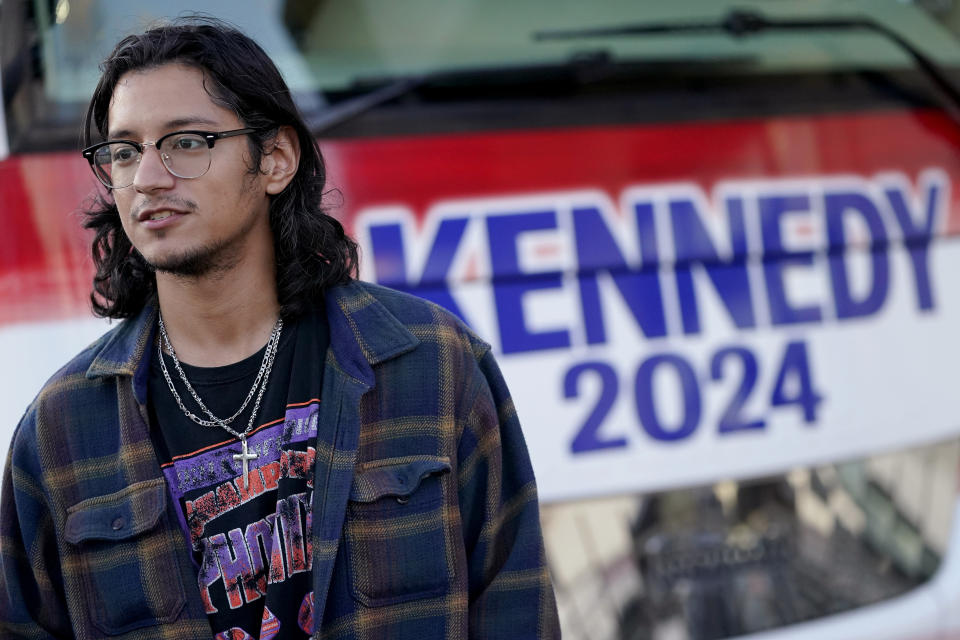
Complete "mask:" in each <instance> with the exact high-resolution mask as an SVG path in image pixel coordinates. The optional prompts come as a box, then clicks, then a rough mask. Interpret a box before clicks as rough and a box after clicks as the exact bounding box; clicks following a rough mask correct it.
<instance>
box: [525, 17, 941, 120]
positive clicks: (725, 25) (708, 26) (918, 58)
mask: <svg viewBox="0 0 960 640" xmlns="http://www.w3.org/2000/svg"><path fill="white" fill-rule="evenodd" d="M819 30H851V31H853V30H865V31H872V32H874V33H878V34H880V35H883V36H884V37H886V38H887V39H889V40H891V41H892V42H894V43H896V44H897V45H898V46H899V47H900V48H901V49H903V50H904V51H906V52H907V54H909V55H910V57H911V58H912V59H913V61H914V63H915V64H916V65H917V66H918V67H919V68H920V69H921V70H922V71H923V72H924V73H925V74H926V75H927V77H929V78H930V80H931V81H932V82H933V84H934V86H935V87H936V89H937V90H938V91H939V93H940V94H941V96H942V97H943V98H945V100H944V108H945V109H946V111H947V112H948V114H949V115H950V116H951V117H952V118H953V119H954V120H955V121H956V122H957V123H958V124H960V90H958V89H957V87H956V86H954V84H953V82H951V81H950V79H949V78H947V75H946V74H945V73H944V72H943V70H942V69H940V67H939V66H938V65H937V63H935V62H934V61H933V60H932V59H930V58H929V57H928V56H927V55H926V54H924V53H923V52H922V51H920V50H919V49H917V48H916V47H915V46H913V44H911V43H910V41H908V40H907V39H905V38H904V37H902V36H901V35H899V34H898V33H896V32H895V31H893V30H891V29H889V28H887V27H886V26H884V25H883V24H881V23H879V22H877V21H875V20H873V19H871V18H868V17H860V16H858V17H850V18H767V17H766V16H764V15H763V14H761V13H759V12H756V11H747V10H734V11H731V12H730V13H728V14H727V15H726V16H725V17H723V18H721V19H719V20H705V21H699V22H644V23H638V24H627V25H616V26H609V27H593V28H585V29H561V30H554V31H539V32H537V33H534V34H533V38H534V40H572V39H582V38H608V37H617V36H648V35H658V34H670V33H710V32H718V31H720V32H725V33H727V34H729V35H731V36H733V37H735V38H742V37H746V36H751V35H755V34H758V33H762V32H764V31H819Z"/></svg>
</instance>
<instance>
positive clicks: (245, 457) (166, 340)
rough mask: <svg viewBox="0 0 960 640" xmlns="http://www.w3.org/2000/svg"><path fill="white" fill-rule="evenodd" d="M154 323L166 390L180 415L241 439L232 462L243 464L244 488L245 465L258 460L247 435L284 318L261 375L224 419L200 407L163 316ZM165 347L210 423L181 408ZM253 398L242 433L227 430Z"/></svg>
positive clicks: (269, 344) (275, 328) (272, 336)
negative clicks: (251, 450) (168, 367)
mask: <svg viewBox="0 0 960 640" xmlns="http://www.w3.org/2000/svg"><path fill="white" fill-rule="evenodd" d="M157 323H158V325H159V328H160V340H158V341H157V357H158V358H159V359H160V370H161V371H162V372H163V377H164V379H166V381H167V386H168V387H169V388H170V393H171V394H172V395H173V398H174V400H176V402H177V406H178V407H180V410H181V411H182V412H183V414H184V415H185V416H187V417H188V418H190V420H192V421H193V422H196V423H197V424H199V425H201V426H204V427H220V428H221V429H224V430H225V431H227V432H228V433H230V434H231V435H233V436H234V437H235V438H239V439H240V444H241V446H242V447H243V452H242V453H239V454H236V455H234V456H233V459H234V460H237V461H239V462H242V463H243V476H242V478H241V481H242V482H243V483H244V484H245V483H246V477H247V473H248V462H249V461H250V460H253V459H255V458H257V454H255V453H250V452H249V451H248V450H247V435H248V434H249V433H250V430H251V429H253V423H254V421H255V420H256V419H257V413H259V411H260V401H261V400H262V399H263V394H264V392H265V391H266V389H267V381H268V380H269V379H270V372H271V371H272V370H273V361H274V358H276V355H277V349H278V348H279V345H280V334H281V332H282V331H283V318H278V319H277V323H276V324H275V325H273V331H272V332H271V333H270V340H269V341H267V347H266V350H265V352H264V354H263V362H261V363H260V371H259V372H258V373H257V377H256V379H255V380H254V381H253V386H252V387H251V388H250V391H249V393H247V397H246V399H245V400H244V401H243V405H241V407H240V408H239V409H238V410H237V412H236V413H234V414H233V415H232V416H230V417H229V418H226V419H223V418H218V417H217V416H215V415H214V414H213V412H212V411H210V409H208V408H207V405H205V404H204V403H203V400H201V399H200V395H199V394H198V393H197V392H196V391H195V390H194V388H193V385H191V384H190V380H188V379H187V374H186V373H185V372H184V371H183V367H181V366H180V360H179V359H178V358H177V352H176V351H175V350H174V348H173V344H171V342H170V337H169V336H168V335H167V328H166V327H165V326H164V324H163V316H162V315H160V314H159V313H158V314H157ZM164 347H166V348H167V351H169V352H170V357H171V358H173V365H174V367H175V368H176V370H177V373H178V374H179V375H180V380H181V381H182V382H183V384H184V386H185V387H186V388H187V391H189V392H190V395H191V396H193V399H194V400H195V401H196V402H197V405H198V406H199V407H200V409H201V410H202V411H203V412H204V413H205V414H207V416H209V417H210V420H204V419H203V418H201V417H199V416H198V415H196V414H194V413H193V412H191V411H190V410H189V409H187V407H186V406H184V404H183V399H182V398H181V397H180V394H179V393H177V389H176V387H174V385H173V379H172V378H171V377H170V371H169V370H168V369H167V363H166V362H165V360H164V357H163V348H164ZM258 388H259V391H258ZM254 395H256V396H257V399H256V402H254V404H253V411H252V412H251V414H250V419H249V421H248V422H247V428H246V429H244V430H243V432H239V431H235V430H234V429H232V428H231V427H230V426H229V424H230V423H231V422H233V421H234V420H235V419H236V418H237V417H238V416H239V415H240V414H241V413H243V411H244V409H246V408H247V405H248V404H249V403H250V399H251V398H252V397H253V396H254Z"/></svg>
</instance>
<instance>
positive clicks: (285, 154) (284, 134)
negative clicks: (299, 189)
mask: <svg viewBox="0 0 960 640" xmlns="http://www.w3.org/2000/svg"><path fill="white" fill-rule="evenodd" d="M266 146H267V148H266V149H265V150H264V153H263V158H262V159H261V160H260V171H261V173H262V174H263V177H264V188H265V189H266V192H267V193H269V194H270V195H276V194H278V193H280V192H281V191H283V190H284V189H286V188H287V185H288V184H290V181H291V180H293V176H294V174H296V173H297V167H298V166H300V140H299V139H298V138H297V133H296V131H294V130H293V127H280V128H279V129H278V130H277V135H276V136H275V137H274V138H273V139H272V140H268V141H267V143H266Z"/></svg>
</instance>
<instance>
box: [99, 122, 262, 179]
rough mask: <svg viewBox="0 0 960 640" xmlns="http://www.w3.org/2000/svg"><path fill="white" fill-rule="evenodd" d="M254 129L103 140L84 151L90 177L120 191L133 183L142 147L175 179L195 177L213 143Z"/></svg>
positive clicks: (201, 170) (202, 170)
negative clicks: (146, 139) (155, 154)
mask: <svg viewBox="0 0 960 640" xmlns="http://www.w3.org/2000/svg"><path fill="white" fill-rule="evenodd" d="M255 131H256V129H233V130H232V131H219V132H214V131H174V132H173V133H168V134H167V135H165V136H163V137H162V138H159V139H158V140H157V141H156V142H143V143H141V142H135V141H133V140H107V141H106V142H99V143H97V144H95V145H91V146H89V147H87V148H86V149H84V150H83V151H82V152H81V153H83V157H84V158H86V159H87V161H88V162H89V163H90V168H91V169H92V170H93V175H95V176H97V179H98V180H99V181H100V182H102V183H103V185H104V186H105V187H107V188H108V189H123V188H124V187H129V186H130V185H132V184H133V179H134V177H135V176H136V174H137V167H139V166H140V159H141V158H142V157H143V150H144V148H145V147H148V146H153V147H156V149H157V152H158V153H159V154H160V160H161V161H162V162H163V166H164V167H166V168H167V171H169V172H170V173H171V174H173V175H175V176H176V177H178V178H199V177H200V176H202V175H203V174H205V173H206V172H207V171H209V169H210V161H211V158H212V152H211V151H210V150H211V149H213V145H214V143H216V141H217V140H220V139H222V138H232V137H233V136H242V135H246V134H248V133H253V132H255Z"/></svg>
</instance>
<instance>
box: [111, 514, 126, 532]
mask: <svg viewBox="0 0 960 640" xmlns="http://www.w3.org/2000/svg"><path fill="white" fill-rule="evenodd" d="M125 524H127V521H126V520H124V519H123V516H118V517H117V518H114V520H113V525H112V526H113V530H114V531H120V529H123V525H125Z"/></svg>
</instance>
